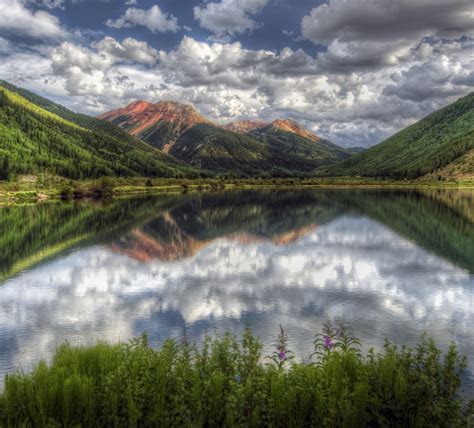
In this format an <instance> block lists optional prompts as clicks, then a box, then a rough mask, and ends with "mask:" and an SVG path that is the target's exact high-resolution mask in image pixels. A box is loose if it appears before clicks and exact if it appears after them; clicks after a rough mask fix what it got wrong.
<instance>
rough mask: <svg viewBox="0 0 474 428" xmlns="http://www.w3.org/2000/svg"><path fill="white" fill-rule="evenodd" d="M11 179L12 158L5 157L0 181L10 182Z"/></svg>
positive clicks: (0, 172) (0, 171) (0, 170)
mask: <svg viewBox="0 0 474 428" xmlns="http://www.w3.org/2000/svg"><path fill="white" fill-rule="evenodd" d="M9 178H10V158H9V157H8V156H5V157H4V158H3V162H2V168H1V169H0V180H8V179H9Z"/></svg>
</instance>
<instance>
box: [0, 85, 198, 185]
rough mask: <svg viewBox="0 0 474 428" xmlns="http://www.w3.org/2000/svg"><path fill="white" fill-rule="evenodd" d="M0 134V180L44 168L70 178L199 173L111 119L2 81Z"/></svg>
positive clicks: (192, 174)
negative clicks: (95, 116)
mask: <svg viewBox="0 0 474 428" xmlns="http://www.w3.org/2000/svg"><path fill="white" fill-rule="evenodd" d="M0 134H1V136H2V144H1V146H0V162H1V163H0V168H2V171H1V175H2V177H0V179H1V178H5V175H8V174H12V175H16V174H35V173H38V172H44V171H49V172H51V173H54V174H57V175H60V176H63V177H69V178H74V179H80V178H91V177H92V178H94V177H100V176H114V175H116V176H151V177H156V176H163V177H174V176H195V175H197V174H198V172H197V171H195V170H193V169H192V168H190V167H189V166H188V165H185V164H183V163H182V162H180V161H178V160H176V159H174V158H172V157H170V156H167V155H165V154H164V153H162V152H160V151H158V150H156V149H153V148H152V147H150V146H149V145H148V144H145V143H143V142H142V141H140V140H138V139H136V138H134V137H132V136H130V135H128V134H127V133H125V132H124V131H122V130H120V129H119V128H117V127H116V126H114V125H112V124H110V123H107V122H104V121H101V120H98V119H95V118H92V117H89V116H86V115H80V114H77V113H74V112H72V111H70V110H68V109H66V108H64V107H62V106H60V105H58V104H56V103H53V102H51V101H49V100H47V99H45V98H43V97H40V96H39V95H36V94H33V93H32V92H29V91H26V90H24V89H21V88H17V87H15V86H13V85H11V84H8V83H6V82H0ZM5 170H7V171H5ZM7 173H8V174H7Z"/></svg>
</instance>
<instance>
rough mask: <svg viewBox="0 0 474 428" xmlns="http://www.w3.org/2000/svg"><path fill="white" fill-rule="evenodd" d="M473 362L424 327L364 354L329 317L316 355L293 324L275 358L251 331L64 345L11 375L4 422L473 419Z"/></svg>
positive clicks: (1, 398)
mask: <svg viewBox="0 0 474 428" xmlns="http://www.w3.org/2000/svg"><path fill="white" fill-rule="evenodd" d="M465 368H466V363H465V359H464V358H462V357H461V356H460V355H459V354H458V353H457V351H456V348H455V347H454V346H452V347H451V348H449V350H448V351H447V352H446V353H442V352H441V351H440V350H439V349H438V348H437V347H436V346H435V344H434V343H433V341H431V340H429V339H427V338H425V337H422V338H421V341H420V343H419V345H418V346H417V347H416V348H414V349H410V348H406V347H403V348H397V347H395V346H394V345H392V344H390V343H389V342H387V343H386V344H385V347H384V351H383V352H382V353H375V352H374V351H373V350H371V351H369V352H368V353H367V354H366V355H362V354H361V352H360V349H359V342H358V341H357V340H356V339H354V338H353V337H352V336H351V334H350V331H348V329H347V328H345V327H342V328H341V327H333V326H332V325H329V324H328V325H327V326H326V327H325V330H324V332H323V334H322V335H320V336H318V337H316V339H315V354H314V355H313V362H312V363H297V362H295V361H294V360H293V358H292V353H291V351H290V350H288V349H287V345H286V335H285V333H284V331H283V329H282V330H281V333H280V336H279V340H278V345H277V349H276V351H275V353H274V354H273V355H271V356H269V357H268V358H264V357H263V356H262V345H261V343H260V342H259V340H258V339H256V338H255V337H254V336H253V335H252V334H251V332H250V331H246V332H245V334H244V335H243V338H242V340H241V341H238V340H237V339H236V338H235V337H234V336H232V335H230V334H225V335H224V336H221V337H215V338H209V337H207V338H206V339H205V340H204V341H203V343H202V344H200V346H199V347H196V346H194V345H191V344H190V343H188V342H187V341H186V340H184V341H182V342H176V341H173V340H168V341H166V342H165V343H164V344H163V345H162V346H161V348H160V349H158V350H154V349H152V348H151V347H150V346H149V345H148V341H147V337H146V336H145V335H144V336H142V337H140V338H137V339H134V340H132V341H131V342H129V343H127V344H120V345H108V344H105V343H99V344H97V345H95V346H92V347H71V346H69V345H68V344H64V345H62V346H61V347H60V348H59V349H58V350H57V353H56V355H55V357H54V360H53V361H52V363H51V365H49V366H48V365H46V364H45V363H44V362H43V363H40V364H39V365H38V366H37V367H36V369H35V370H34V371H33V372H32V373H31V374H21V373H17V374H12V375H9V376H7V378H6V383H5V391H4V393H3V394H2V395H0V426H5V427H10V426H11V427H18V426H32V427H46V426H48V427H59V426H64V427H73V426H74V427H75V426H82V427H98V426H110V427H148V426H151V427H170V426H176V427H190V426H192V427H214V426H230V427H233V426H245V427H247V426H249V427H267V426H268V427H304V426H314V427H339V426H340V427H359V426H374V427H376V426H396V427H407V426H410V427H411V426H413V427H428V426H429V427H448V426H449V427H456V426H466V427H467V426H468V424H469V418H472V414H473V413H472V411H473V409H474V403H471V404H470V405H467V403H464V402H463V400H462V399H461V398H460V397H459V396H458V389H459V387H460V376H461V374H462V372H463V371H464V370H465ZM471 421H472V419H471Z"/></svg>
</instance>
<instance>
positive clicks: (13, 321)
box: [0, 189, 474, 397]
mask: <svg viewBox="0 0 474 428" xmlns="http://www.w3.org/2000/svg"><path fill="white" fill-rule="evenodd" d="M328 319H331V320H335V319H343V320H344V321H345V322H347V323H348V324H350V326H351V327H352V328H353V330H354V332H355V334H356V335H357V336H358V337H359V338H360V339H361V340H362V342H363V343H364V345H365V349H367V348H368V347H371V346H373V347H375V348H376V349H381V347H382V345H383V341H384V339H385V338H387V339H389V340H391V341H393V342H395V343H397V344H407V345H414V344H416V343H417V342H418V340H419V338H420V336H421V334H422V333H423V332H427V333H428V335H429V336H430V337H433V338H434V339H435V340H436V341H437V342H438V344H439V345H441V346H442V347H444V348H446V347H447V346H448V345H449V344H450V343H451V342H455V343H456V344H457V345H458V346H459V348H460V350H461V352H462V353H464V354H466V355H467V356H468V362H469V364H470V372H468V374H467V376H466V379H465V381H466V386H465V389H464V393H465V394H467V395H469V396H471V397H474V386H473V385H474V374H473V373H474V191H472V190H468V189H462V190H456V189H452V190H450V189H431V190H426V191H421V190H395V189H392V190H389V189H376V190H363V189H335V190H328V189H318V190H281V191H232V192H230V191H229V192H216V193H203V194H182V195H162V196H153V197H151V196H150V197H139V198H129V199H115V200H112V201H108V202H107V201H95V202H85V201H83V202H76V203H72V202H70V203H42V204H37V205H32V206H14V207H3V208H0V378H1V379H2V380H1V381H0V387H1V386H2V383H3V377H4V375H5V373H7V372H11V371H13V370H15V369H23V370H29V369H31V367H32V365H33V364H34V363H36V362H37V361H38V360H39V359H40V358H46V359H49V358H50V357H51V355H52V354H53V353H54V350H55V348H56V347H57V346H58V345H59V344H60V343H62V342H63V341H65V340H68V341H69V342H70V343H72V344H79V343H86V344H87V343H93V342H95V341H96V340H101V339H106V340H108V341H118V340H122V341H123V340H128V339H129V338H131V337H133V336H137V335H140V334H141V333H142V332H144V331H146V332H147V333H148V335H149V338H150V341H151V343H152V344H154V345H158V344H159V343H160V342H162V341H163V340H164V339H166V338H169V337H175V338H180V337H182V336H183V334H184V333H185V334H186V335H187V337H188V338H189V339H190V340H192V341H197V342H198V341H200V339H201V338H202V337H203V336H204V335H205V334H206V333H209V334H215V333H216V332H223V331H225V330H229V331H231V332H234V333H235V334H237V335H239V334H240V333H241V332H242V331H243V329H244V328H245V327H246V326H250V327H251V328H252V330H253V331H254V332H255V333H256V334H257V335H258V336H259V337H260V338H261V339H262V341H263V343H264V345H265V350H266V351H267V352H271V351H272V350H273V349H272V347H273V344H274V343H275V341H276V336H277V334H278V325H279V324H282V325H283V327H284V328H285V330H286V331H287V333H288V336H289V347H290V348H291V349H292V350H293V351H295V353H296V355H297V356H298V358H301V359H305V360H307V359H308V356H309V354H310V353H311V352H312V341H313V337H314V335H315V334H316V333H318V332H319V331H320V329H321V326H322V324H323V323H324V322H325V321H326V320H328Z"/></svg>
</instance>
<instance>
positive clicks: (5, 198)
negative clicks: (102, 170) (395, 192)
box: [0, 174, 474, 205]
mask: <svg viewBox="0 0 474 428" xmlns="http://www.w3.org/2000/svg"><path fill="white" fill-rule="evenodd" d="M294 187H299V188H311V187H393V188H396V187H400V188H406V187H410V188H434V187H436V188H439V187H463V188H474V181H472V180H463V181H428V180H424V181H422V180H410V181H406V180H405V181H396V180H381V179H375V178H363V177H360V178H353V177H321V178H272V179H263V178H262V179H259V178H256V179H230V178H203V179H175V178H159V179H158V178H157V179H149V178H144V177H136V178H110V177H105V178H102V179H96V180H81V181H74V180H66V179H63V178H61V177H55V176H48V175H47V174H43V175H40V176H32V177H30V176H25V177H21V178H20V179H19V180H16V181H10V182H5V181H4V182H1V181H0V204H3V205H5V204H8V203H22V202H34V201H38V200H47V199H82V198H97V197H102V196H104V195H109V196H124V195H139V194H154V193H182V192H192V191H215V190H222V189H257V188H262V189H277V188H278V189H282V188H283V189H284V188H294Z"/></svg>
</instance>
